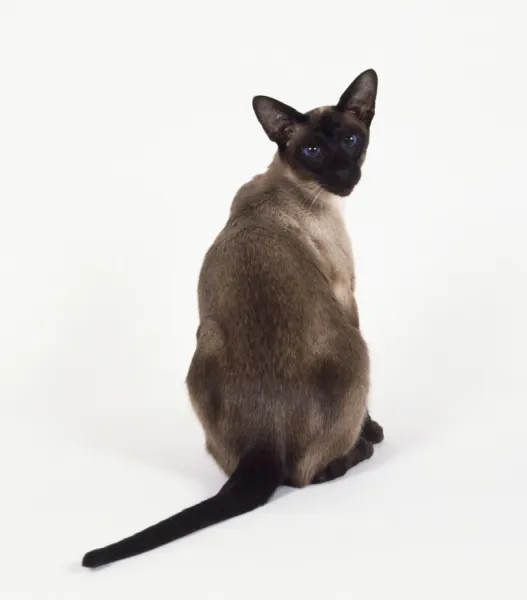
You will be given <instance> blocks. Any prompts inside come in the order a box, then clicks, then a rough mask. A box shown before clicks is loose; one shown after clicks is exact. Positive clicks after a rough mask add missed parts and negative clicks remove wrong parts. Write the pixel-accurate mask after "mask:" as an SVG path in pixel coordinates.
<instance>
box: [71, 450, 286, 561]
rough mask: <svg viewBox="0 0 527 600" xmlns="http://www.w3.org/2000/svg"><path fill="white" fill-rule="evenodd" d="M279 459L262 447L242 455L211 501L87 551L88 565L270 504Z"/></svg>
mask: <svg viewBox="0 0 527 600" xmlns="http://www.w3.org/2000/svg"><path fill="white" fill-rule="evenodd" d="M283 477H284V476H283V469H282V466H281V463H280V461H279V460H277V459H276V458H274V457H273V456H271V455H270V454H269V452H265V451H261V450H253V451H251V452H249V453H248V454H247V455H246V456H244V457H243V458H242V460H241V461H240V463H239V465H238V467H237V468H236V470H235V471H234V473H233V474H232V475H231V477H230V478H229V480H228V481H227V483H226V484H225V485H224V486H223V487H222V488H221V490H220V491H219V492H218V493H217V494H216V496H213V497H212V498H209V499H208V500H204V501H203V502H200V503H199V504H196V505H195V506H192V507H190V508H186V509H185V510H182V511H181V512H180V513H178V514H177V515H174V516H173V517H169V518H168V519H165V520H164V521H161V522H160V523H157V525H152V527H148V529H144V530H143V531H140V532H139V533H136V534H135V535H132V536H130V537H127V538H125V539H124V540H121V541H120V542H116V543H115V544H111V545H109V546H106V547H104V548H98V549H97V550H92V551H91V552H88V553H87V554H85V556H84V558H83V559H82V565H83V566H84V567H90V568H95V567H101V566H102V565H106V564H108V563H112V562H115V561H117V560H121V559H123V558H129V557H131V556H135V555H136V554H142V553H143V552H147V551H148V550H153V549H154V548H157V547H158V546H163V545H164V544H168V543H169V542H172V541H174V540H177V539H179V538H182V537H184V536H186V535H189V534H190V533H194V532H195V531H199V530H200V529H204V528H205V527H209V526H210V525H215V524H216V523H221V521H226V520H227V519H231V518H232V517H237V516H238V515H242V514H244V513H247V512H249V511H251V510H254V509H255V508H258V507H259V506H262V505H263V504H266V503H267V502H268V501H269V499H270V498H271V496H272V495H273V494H274V492H275V491H276V489H277V488H278V487H279V486H280V484H281V483H282V482H283Z"/></svg>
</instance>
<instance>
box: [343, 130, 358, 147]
mask: <svg viewBox="0 0 527 600" xmlns="http://www.w3.org/2000/svg"><path fill="white" fill-rule="evenodd" d="M344 141H345V142H346V146H349V147H350V148H353V147H354V146H356V145H357V143H358V142H359V136H358V135H357V134H356V133H353V134H351V135H348V136H346V138H345V139H344Z"/></svg>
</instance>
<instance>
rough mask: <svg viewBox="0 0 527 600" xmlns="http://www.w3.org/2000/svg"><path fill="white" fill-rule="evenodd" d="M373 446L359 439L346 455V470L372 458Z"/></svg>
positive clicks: (361, 438)
mask: <svg viewBox="0 0 527 600" xmlns="http://www.w3.org/2000/svg"><path fill="white" fill-rule="evenodd" d="M373 450H374V448H373V444H372V442H370V441H368V440H367V439H366V438H364V437H360V438H359V440H358V442H357V443H356V444H355V446H354V447H353V450H352V451H351V452H350V453H349V455H348V468H350V469H351V467H354V466H355V465H358V464H359V463H361V462H362V461H363V460H368V459H369V458H371V457H372V456H373Z"/></svg>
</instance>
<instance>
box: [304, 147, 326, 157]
mask: <svg viewBox="0 0 527 600" xmlns="http://www.w3.org/2000/svg"><path fill="white" fill-rule="evenodd" d="M302 152H303V153H304V154H305V155H306V156H307V157H308V158H317V157H319V156H320V154H321V153H322V149H321V148H320V147H319V146H306V147H305V148H302Z"/></svg>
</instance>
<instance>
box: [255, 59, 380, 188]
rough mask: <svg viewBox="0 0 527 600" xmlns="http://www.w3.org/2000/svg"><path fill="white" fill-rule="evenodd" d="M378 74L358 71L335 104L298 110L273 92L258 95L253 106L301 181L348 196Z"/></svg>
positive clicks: (372, 108) (358, 170)
mask: <svg viewBox="0 0 527 600" xmlns="http://www.w3.org/2000/svg"><path fill="white" fill-rule="evenodd" d="M376 96H377V74H376V73H375V71H374V70H372V69H370V70H368V71H364V73H361V74H360V75H359V76H358V77H357V78H356V79H355V80H354V81H353V83H352V84H351V85H350V86H349V87H348V88H347V89H346V91H345V92H344V93H343V94H342V96H341V97H340V100H339V101H338V103H337V104H336V105H335V106H328V107H322V108H315V109H314V110H311V111H309V112H307V113H301V112H298V111H297V110H295V109H294V108H291V107H290V106H287V104H283V103H282V102H279V101H278V100H275V99H274V98H269V97H267V96H256V97H255V98H254V99H253V108H254V112H255V113H256V116H257V118H258V121H259V122H260V124H261V125H262V127H263V129H264V131H265V133H266V134H267V135H268V137H269V139H271V140H272V141H273V142H275V143H276V144H277V145H278V155H279V158H280V160H281V161H282V162H284V163H285V164H286V165H288V166H289V168H290V169H291V170H292V172H293V173H294V174H295V175H296V176H297V177H298V178H299V179H300V180H302V181H313V182H316V183H318V184H320V185H321V186H322V187H323V188H324V189H326V190H327V191H328V192H331V193H333V194H337V195H339V196H347V195H348V194H349V193H350V192H351V191H352V189H353V188H354V187H355V185H356V184H357V183H358V181H359V179H360V176H361V166H362V163H363V162H364V158H365V156H366V149H367V147H368V142H369V137H370V135H369V134H370V125H371V122H372V119H373V115H374V114H375V98H376Z"/></svg>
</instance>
